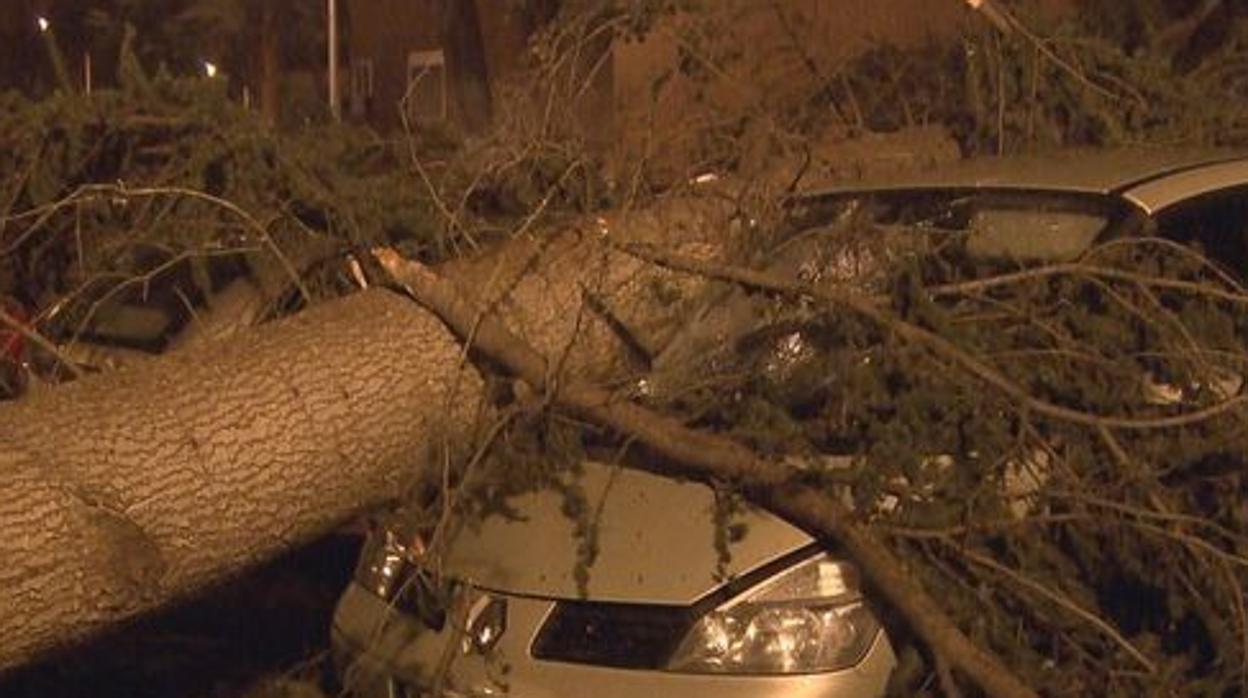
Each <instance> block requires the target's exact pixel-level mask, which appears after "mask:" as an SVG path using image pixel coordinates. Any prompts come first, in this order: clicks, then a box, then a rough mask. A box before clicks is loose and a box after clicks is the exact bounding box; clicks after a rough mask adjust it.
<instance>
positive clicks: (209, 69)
mask: <svg viewBox="0 0 1248 698" xmlns="http://www.w3.org/2000/svg"><path fill="white" fill-rule="evenodd" d="M204 75H207V76H208V77H210V78H215V77H217V64H216V63H213V62H212V61H204Z"/></svg>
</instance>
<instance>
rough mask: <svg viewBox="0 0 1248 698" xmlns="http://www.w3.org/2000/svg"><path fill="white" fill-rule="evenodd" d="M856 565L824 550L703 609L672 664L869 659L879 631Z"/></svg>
mask: <svg viewBox="0 0 1248 698" xmlns="http://www.w3.org/2000/svg"><path fill="white" fill-rule="evenodd" d="M879 629H880V626H879V622H878V621H877V620H876V619H875V616H874V615H873V614H872V613H871V610H870V609H869V608H867V607H866V605H865V604H864V603H863V599H862V593H861V589H860V585H859V582H858V577H857V572H856V570H855V569H854V568H853V566H852V565H850V564H849V563H846V562H841V561H837V560H833V559H831V558H829V557H828V556H827V555H824V554H821V555H817V556H816V557H814V558H812V559H810V560H807V561H805V562H802V563H800V564H798V565H797V566H795V567H792V568H789V569H788V570H785V571H784V572H782V573H781V574H780V575H778V576H777V577H774V578H772V579H770V580H768V581H766V582H764V583H763V584H761V585H759V586H757V587H755V588H754V589H751V590H749V591H747V592H746V593H745V594H743V595H741V596H740V597H737V598H734V599H732V600H731V601H729V602H728V603H726V604H724V605H723V606H721V607H719V608H717V609H716V610H714V611H712V612H710V613H708V614H707V615H705V616H703V617H702V618H701V619H700V620H698V622H697V623H696V624H695V625H694V626H693V628H692V629H691V630H690V631H689V633H688V635H686V636H685V638H684V640H683V641H682V642H681V643H680V646H679V648H678V649H677V650H676V653H675V654H674V655H673V658H672V660H671V663H670V664H669V666H668V669H669V670H670V671H677V672H689V673H722V674H804V673H813V672H828V671H839V670H841V669H847V668H849V667H852V666H854V665H856V664H857V663H858V662H860V661H862V658H863V657H864V656H865V655H866V653H867V650H869V649H870V647H871V643H872V642H873V641H874V640H875V637H876V634H877V633H878V632H879Z"/></svg>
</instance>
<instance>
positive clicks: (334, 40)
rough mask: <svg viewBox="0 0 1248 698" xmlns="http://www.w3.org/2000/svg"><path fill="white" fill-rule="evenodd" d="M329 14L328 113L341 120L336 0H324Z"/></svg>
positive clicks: (335, 119)
mask: <svg viewBox="0 0 1248 698" xmlns="http://www.w3.org/2000/svg"><path fill="white" fill-rule="evenodd" d="M326 3H327V7H326V12H327V13H328V15H329V41H328V42H327V43H328V44H329V56H328V61H329V113H330V114H332V115H333V117H334V121H341V120H342V100H341V99H339V94H338V0H326Z"/></svg>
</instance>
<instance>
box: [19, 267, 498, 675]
mask: <svg viewBox="0 0 1248 698" xmlns="http://www.w3.org/2000/svg"><path fill="white" fill-rule="evenodd" d="M460 354H461V349H460V347H459V345H458V344H457V343H456V342H455V340H454V338H453V337H452V336H451V334H450V333H449V332H448V331H447V330H446V329H445V328H444V326H443V325H442V324H441V323H440V322H439V321H438V320H437V319H436V318H434V317H432V316H431V315H429V314H427V313H424V312H422V311H421V310H420V309H419V308H418V307H417V306H415V304H413V303H411V301H408V300H406V299H403V298H401V297H399V296H397V295H395V294H392V293H389V292H384V291H372V292H366V293H362V294H359V295H357V296H353V297H351V298H346V299H343V300H340V301H336V302H333V303H328V304H326V305H323V306H320V307H317V308H314V309H312V310H310V311H308V312H305V313H302V314H300V315H297V316H295V317H293V318H290V319H287V320H284V321H282V322H279V323H274V324H271V325H267V326H263V327H260V328H256V329H253V330H250V331H248V332H244V333H242V334H240V335H238V336H237V337H235V338H234V339H233V340H232V341H230V342H225V343H211V344H206V345H204V346H202V347H197V348H195V349H189V350H187V351H186V352H181V353H174V354H171V355H169V356H167V357H164V358H162V359H159V360H153V361H151V362H147V363H146V364H145V365H144V366H141V367H138V369H141V370H124V369H123V370H120V371H116V372H112V373H107V374H102V375H98V376H94V377H92V378H90V379H86V380H82V381H80V382H77V383H72V384H68V385H65V386H62V387H60V388H57V389H55V390H49V391H47V392H46V393H44V394H42V395H40V396H39V397H38V398H35V399H32V400H30V401H28V402H22V403H16V404H12V405H7V406H3V407H0V444H3V447H2V448H0V471H2V472H3V474H4V475H3V477H2V478H0V530H2V531H3V534H2V535H0V560H3V567H0V669H3V668H5V667H11V666H14V665H16V664H19V663H22V662H25V661H28V660H29V659H31V658H33V657H34V656H36V655H37V654H38V653H40V652H42V651H45V650H47V649H50V648H53V647H56V646H59V645H63V644H66V643H68V642H72V641H74V640H78V639H81V638H84V637H86V636H88V635H90V634H91V633H92V632H93V631H95V630H98V629H101V628H103V627H105V626H107V625H109V624H111V623H114V622H117V621H118V620H121V619H124V618H126V617H129V616H131V615H134V614H136V613H139V612H142V611H144V610H148V609H151V608H154V607H156V606H158V605H160V604H162V603H166V602H168V601H170V600H172V599H176V598H179V597H183V596H186V595H188V594H190V593H193V592H194V591H196V590H199V589H202V588H203V587H205V586H206V585H208V584H211V583H213V582H215V581H219V580H221V579H222V578H223V577H225V576H227V575H228V574H230V573H231V572H234V571H237V570H239V569H241V568H243V567H245V566H247V565H250V564H253V563H256V562H259V561H261V560H263V559H266V558H269V557H272V556H274V555H276V554H277V553H279V552H281V551H283V550H286V549H289V548H290V547H292V546H295V545H297V544H299V543H301V542H306V541H308V540H311V539H312V538H314V537H316V536H317V535H318V534H322V533H324V532H326V531H327V530H329V529H330V528H332V527H333V526H334V525H336V524H338V523H340V522H342V521H343V520H345V519H347V518H349V517H351V516H352V515H354V514H357V513H359V512H360V511H362V510H363V509H366V508H367V507H369V506H375V505H377V504H378V503H379V502H382V501H385V500H386V499H388V498H392V497H394V496H396V495H397V494H398V493H399V490H400V488H401V486H402V484H403V483H404V481H405V476H408V475H410V474H411V472H412V469H413V468H415V467H417V466H418V465H419V463H420V462H421V460H422V455H423V454H422V451H423V450H424V449H427V448H429V447H431V446H437V445H438V444H439V443H440V440H442V439H449V438H455V437H456V436H457V435H461V434H463V433H464V432H465V431H466V430H467V429H468V428H469V427H470V425H472V423H473V421H474V418H475V415H476V413H477V410H478V406H479V404H480V396H481V394H482V385H481V381H480V379H479V376H478V375H477V374H475V373H474V372H472V369H470V368H461V366H462V363H461V360H460Z"/></svg>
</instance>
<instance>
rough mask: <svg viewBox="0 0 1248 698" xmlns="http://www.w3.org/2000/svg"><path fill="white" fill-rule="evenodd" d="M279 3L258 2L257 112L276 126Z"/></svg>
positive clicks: (279, 75) (278, 108) (279, 69)
mask: <svg viewBox="0 0 1248 698" xmlns="http://www.w3.org/2000/svg"><path fill="white" fill-rule="evenodd" d="M278 9H279V8H278V5H277V3H276V2H272V1H267V2H263V3H261V4H260V33H259V39H258V40H259V42H260V44H259V47H260V116H261V118H262V119H263V120H264V123H266V124H268V125H269V126H276V125H277V124H278V121H279V120H280V119H281V118H282V45H281V33H280V31H279V29H278Z"/></svg>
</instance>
